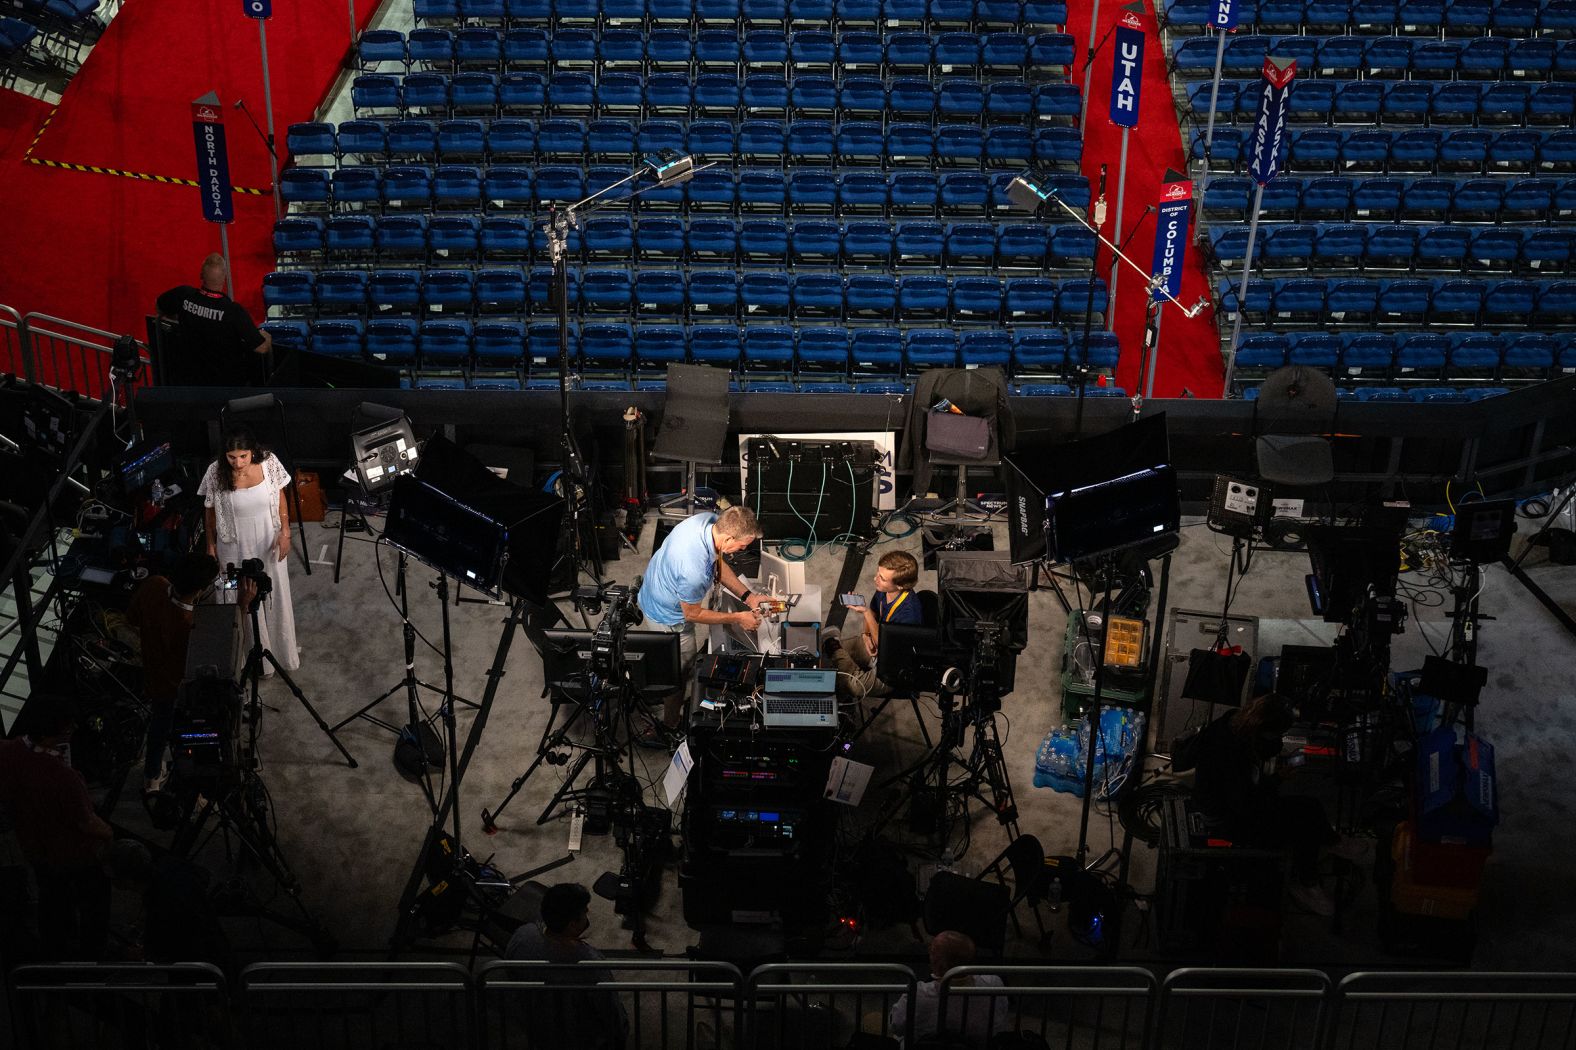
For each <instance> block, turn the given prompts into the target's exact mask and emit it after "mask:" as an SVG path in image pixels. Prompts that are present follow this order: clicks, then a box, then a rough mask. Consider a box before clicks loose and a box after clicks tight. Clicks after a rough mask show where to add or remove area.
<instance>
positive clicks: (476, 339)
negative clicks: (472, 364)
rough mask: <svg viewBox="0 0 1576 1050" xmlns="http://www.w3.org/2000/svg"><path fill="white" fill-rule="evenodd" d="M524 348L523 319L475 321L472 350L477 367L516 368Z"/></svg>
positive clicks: (520, 361)
mask: <svg viewBox="0 0 1576 1050" xmlns="http://www.w3.org/2000/svg"><path fill="white" fill-rule="evenodd" d="M524 348H525V323H524V322H523V321H506V320H485V321H477V322H476V326H475V328H474V330H473V334H472V351H473V353H474V355H475V360H476V367H478V368H517V367H519V365H520V364H521V363H522V354H523V351H524Z"/></svg>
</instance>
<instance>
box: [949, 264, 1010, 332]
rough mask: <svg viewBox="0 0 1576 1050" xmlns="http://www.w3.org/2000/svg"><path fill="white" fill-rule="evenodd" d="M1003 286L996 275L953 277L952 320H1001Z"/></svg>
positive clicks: (961, 321) (992, 322) (962, 321)
mask: <svg viewBox="0 0 1576 1050" xmlns="http://www.w3.org/2000/svg"><path fill="white" fill-rule="evenodd" d="M1002 303H1003V288H1002V282H1001V279H1000V278H998V277H968V276H964V277H954V278H953V279H952V310H951V316H952V320H953V321H954V322H960V323H968V322H981V321H985V322H990V323H991V324H1000V323H1001V321H1002Z"/></svg>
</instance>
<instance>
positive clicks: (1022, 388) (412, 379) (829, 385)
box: [400, 373, 1127, 398]
mask: <svg viewBox="0 0 1576 1050" xmlns="http://www.w3.org/2000/svg"><path fill="white" fill-rule="evenodd" d="M667 385H668V384H667V379H666V378H665V377H662V376H639V375H637V376H626V377H620V378H609V377H606V376H601V377H591V376H587V377H584V378H579V379H576V380H575V381H574V383H573V384H571V389H574V390H587V391H593V390H594V391H604V392H607V393H622V392H625V391H630V390H634V391H661V390H665V389H667ZM400 386H401V387H402V388H403V389H406V390H418V389H419V390H486V391H519V390H527V391H534V392H537V393H555V392H556V391H557V390H558V380H557V379H556V378H549V377H540V376H538V377H534V378H532V377H522V376H517V375H509V376H500V375H497V374H487V373H477V374H472V375H468V376H467V375H459V376H456V375H441V374H440V375H436V376H429V375H421V374H417V375H402V376H401V377H400ZM913 386H914V383H913V380H911V379H904V378H902V377H897V378H888V379H830V378H823V377H819V376H808V377H806V376H799V377H797V378H795V377H790V376H778V377H765V376H761V377H758V376H739V375H737V374H736V375H734V376H732V377H731V378H730V379H729V380H728V392H729V393H731V394H809V393H813V394H817V395H825V394H875V395H881V396H885V397H902V396H904V395H906V394H910V393H912V392H913ZM1011 389H1012V393H1013V394H1014V395H1016V396H1019V397H1075V396H1077V391H1076V390H1074V389H1073V388H1072V387H1070V386H1068V385H1067V384H1066V383H1049V382H1044V381H1041V380H1031V381H1029V382H1017V383H1013V384H1012V388H1011ZM1088 396H1089V397H1123V398H1125V397H1126V396H1127V391H1125V390H1123V389H1122V388H1121V387H1114V386H1103V385H1102V386H1094V385H1091V386H1090V387H1089V388H1088Z"/></svg>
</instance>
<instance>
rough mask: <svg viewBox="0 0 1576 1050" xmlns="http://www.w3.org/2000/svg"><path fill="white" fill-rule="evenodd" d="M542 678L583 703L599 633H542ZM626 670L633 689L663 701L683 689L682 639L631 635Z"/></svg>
mask: <svg viewBox="0 0 1576 1050" xmlns="http://www.w3.org/2000/svg"><path fill="white" fill-rule="evenodd" d="M542 635H543V637H544V638H545V639H546V641H547V644H546V646H545V647H544V648H543V650H542V678H543V680H544V681H545V682H546V683H547V684H548V685H550V686H552V687H553V688H554V689H557V690H558V691H559V692H560V693H562V694H564V695H565V696H569V697H572V698H574V699H577V700H583V699H585V698H586V695H587V686H588V684H589V682H588V676H589V674H590V671H591V643H592V640H593V638H594V637H595V632H592V631H582V630H574V629H568V628H553V629H551V630H546V631H543V632H542ZM624 666H625V668H627V669H628V671H629V682H630V685H631V686H632V687H633V688H634V689H635V691H636V692H638V693H640V694H641V695H642V696H648V697H651V698H653V699H661V698H662V697H665V696H667V695H668V694H670V693H672V692H674V691H676V690H677V689H678V688H679V687H680V685H681V674H680V662H679V636H678V635H676V634H674V633H672V632H671V631H628V632H626V633H625V635H624Z"/></svg>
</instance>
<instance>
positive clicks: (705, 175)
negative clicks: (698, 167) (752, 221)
mask: <svg viewBox="0 0 1576 1050" xmlns="http://www.w3.org/2000/svg"><path fill="white" fill-rule="evenodd" d="M684 200H685V203H686V205H687V206H688V208H689V211H690V212H692V213H694V212H706V211H727V212H732V211H734V210H736V209H737V206H738V201H739V197H738V187H737V186H736V185H735V184H734V181H733V171H732V170H731V169H729V168H722V167H717V168H707V169H705V170H704V171H698V172H696V173H695V176H694V177H693V178H692V179H690V181H689V182H687V183H685V185H684Z"/></svg>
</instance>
